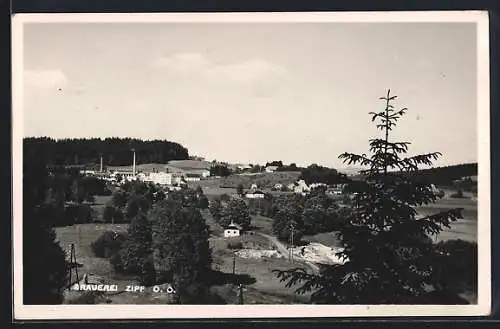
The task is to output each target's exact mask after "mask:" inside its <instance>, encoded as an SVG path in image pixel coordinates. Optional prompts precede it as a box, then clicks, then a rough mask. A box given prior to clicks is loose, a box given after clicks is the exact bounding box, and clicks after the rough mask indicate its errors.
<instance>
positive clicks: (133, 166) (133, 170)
mask: <svg viewBox="0 0 500 329" xmlns="http://www.w3.org/2000/svg"><path fill="white" fill-rule="evenodd" d="M132 152H134V163H133V165H132V175H133V176H134V177H135V148H132Z"/></svg>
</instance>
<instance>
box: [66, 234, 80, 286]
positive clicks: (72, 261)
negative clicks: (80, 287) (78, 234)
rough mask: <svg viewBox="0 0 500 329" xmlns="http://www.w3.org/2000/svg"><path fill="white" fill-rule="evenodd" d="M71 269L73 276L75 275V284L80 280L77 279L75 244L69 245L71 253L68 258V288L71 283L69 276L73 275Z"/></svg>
mask: <svg viewBox="0 0 500 329" xmlns="http://www.w3.org/2000/svg"><path fill="white" fill-rule="evenodd" d="M73 267H74V268H75V274H76V282H77V283H79V282H80V278H79V277H78V262H77V261H76V251H75V244H74V243H72V244H71V251H70V256H69V285H68V286H69V287H71V285H72V282H71V274H72V273H73Z"/></svg>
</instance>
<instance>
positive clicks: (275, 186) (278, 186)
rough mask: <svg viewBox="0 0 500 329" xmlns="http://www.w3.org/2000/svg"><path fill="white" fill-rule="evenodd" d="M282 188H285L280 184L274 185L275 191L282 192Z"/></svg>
mask: <svg viewBox="0 0 500 329" xmlns="http://www.w3.org/2000/svg"><path fill="white" fill-rule="evenodd" d="M282 188H283V184H280V183H276V184H274V189H275V190H281V189H282Z"/></svg>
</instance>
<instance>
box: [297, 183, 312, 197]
mask: <svg viewBox="0 0 500 329" xmlns="http://www.w3.org/2000/svg"><path fill="white" fill-rule="evenodd" d="M310 190H311V189H310V188H309V186H308V185H307V184H306V182H305V181H304V180H303V179H301V180H299V181H297V182H296V183H295V184H294V187H293V191H294V192H295V193H298V194H302V195H305V194H306V193H308V192H309V191H310Z"/></svg>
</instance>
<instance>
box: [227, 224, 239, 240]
mask: <svg viewBox="0 0 500 329" xmlns="http://www.w3.org/2000/svg"><path fill="white" fill-rule="evenodd" d="M240 231H241V227H240V226H239V225H238V224H235V223H233V222H231V224H229V225H228V226H227V227H226V228H225V229H224V237H226V238H234V237H238V236H240Z"/></svg>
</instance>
